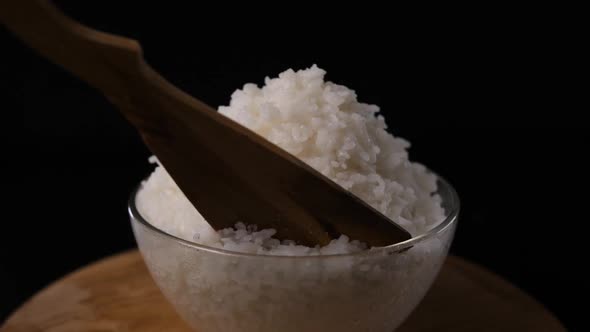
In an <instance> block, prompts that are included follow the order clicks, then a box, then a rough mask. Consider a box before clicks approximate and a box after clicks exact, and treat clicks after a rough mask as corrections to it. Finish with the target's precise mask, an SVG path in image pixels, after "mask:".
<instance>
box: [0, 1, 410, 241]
mask: <svg viewBox="0 0 590 332" xmlns="http://www.w3.org/2000/svg"><path fill="white" fill-rule="evenodd" d="M0 20H1V21H2V23H3V24H4V25H5V26H6V27H7V28H8V29H9V30H11V31H12V32H13V33H14V34H15V35H17V36H18V37H19V38H20V39H22V40H23V41H24V42H25V43H27V44H28V45H29V46H31V47H32V48H34V49H36V50H37V51H38V52H39V53H41V54H42V55H44V56H45V57H47V58H49V59H50V60H52V61H53V62H55V63H57V64H59V65H61V66H63V67H64V68H65V69H67V70H69V71H70V72H72V73H73V74H74V75H76V76H78V77H79V78H81V79H83V80H84V81H86V82H87V83H88V84H90V85H91V86H93V87H95V88H97V89H98V90H100V91H101V92H102V93H103V94H104V95H105V96H106V97H107V98H108V99H109V100H110V101H111V102H112V103H113V104H115V105H116V106H117V107H118V109H119V110H120V111H121V112H122V113H123V114H124V115H125V117H126V118H127V119H128V120H129V121H130V122H131V123H132V124H133V125H134V126H135V127H136V128H137V129H138V131H139V133H140V134H141V136H142V138H143V141H144V142H145V144H146V145H147V146H148V148H149V149H150V150H151V151H152V152H153V153H154V154H155V155H156V156H157V157H158V159H159V160H160V162H161V163H162V165H163V166H164V167H165V168H166V170H167V171H168V172H169V173H170V175H171V176H172V178H173V179H174V180H175V182H176V183H177V184H178V186H179V187H180V189H181V190H182V191H183V193H184V194H185V195H186V197H187V198H188V199H189V200H190V201H191V203H192V204H193V205H194V206H195V207H196V208H197V209H198V210H199V212H200V213H201V214H202V215H203V216H204V217H205V219H206V220H207V221H208V222H209V223H210V224H211V225H212V226H213V227H214V228H215V229H221V228H225V227H230V226H233V225H234V224H235V223H236V222H237V221H242V222H244V223H246V224H257V225H258V226H259V227H264V228H267V227H272V228H275V229H276V230H277V236H278V237H279V238H282V239H292V240H295V241H297V242H298V243H301V244H306V245H315V244H322V245H325V244H327V243H328V242H329V241H330V239H331V238H332V237H336V236H339V235H340V234H346V235H348V236H350V237H351V238H353V239H358V240H362V241H365V242H367V243H368V244H369V245H372V246H383V245H389V244H393V243H396V242H399V241H404V240H407V239H409V238H410V237H411V236H410V234H409V233H408V232H407V231H405V230H403V229H402V228H401V227H400V226H399V225H397V224H395V223H394V222H393V221H391V220H389V219H387V218H386V217H385V216H383V215H382V214H380V213H379V212H378V211H376V210H374V209H373V208H371V207H370V206H368V205H367V204H365V203H364V202H362V201H361V200H360V199H358V198H357V197H355V196H354V195H352V194H350V193H349V192H348V191H346V190H344V189H342V188H341V187H340V186H338V185H337V184H335V183H334V182H332V181H331V180H329V179H327V178H326V177H324V176H323V175H321V174H320V173H318V172H317V171H315V170H313V169H312V168H311V167H309V166H307V165H306V164H305V163H303V162H301V161H300V160H299V159H297V158H295V157H294V156H292V155H290V154H289V153H287V152H285V151H283V150H282V149H280V148H278V147H277V146H275V145H273V144H272V143H270V142H268V141H267V140H265V139H264V138H262V137H260V136H258V135H257V134H255V133H253V132H252V131H250V130H248V129H246V128H244V127H242V126H241V125H239V124H237V123H235V122H233V121H232V120H230V119H228V118H226V117H224V116H223V115H221V114H219V113H217V112H216V111H215V110H214V109H212V108H211V107H209V106H207V105H206V104H204V103H203V102H201V101H199V100H196V99H195V98H193V97H191V96H189V95H188V94H186V93H184V92H182V91H181V90H179V89H178V88H176V87H175V86H173V85H172V84H170V83H169V82H167V81H166V80H165V79H164V78H162V77H161V76H160V75H158V73H156V72H155V71H154V70H153V69H152V68H150V66H149V65H147V64H146V62H145V61H144V59H143V58H142V54H141V53H142V52H141V47H140V45H139V44H138V42H136V41H135V40H131V39H127V38H123V37H119V36H115V35H110V34H106V33H102V32H99V31H96V30H92V29H89V28H87V27H85V26H82V25H80V24H78V23H76V22H74V21H72V20H71V19H69V18H68V17H66V16H64V15H63V14H62V13H61V12H60V11H59V10H58V9H57V8H55V7H54V6H53V5H52V4H51V3H50V2H48V1H42V0H2V1H0Z"/></svg>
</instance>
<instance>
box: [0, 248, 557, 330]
mask: <svg viewBox="0 0 590 332" xmlns="http://www.w3.org/2000/svg"><path fill="white" fill-rule="evenodd" d="M39 331H44V332H83V331H94V332H99V331H100V332H107V331H120V332H136V331H138V332H139V331H141V332H156V331H157V332H161V331H167V332H190V331H191V330H190V328H189V327H188V326H187V325H186V324H185V323H184V322H183V321H182V320H181V319H180V318H179V317H178V316H177V315H176V313H175V312H174V310H173V308H172V307H171V305H170V304H168V302H166V300H165V299H164V297H163V295H162V294H161V293H160V291H159V290H158V288H157V286H156V285H155V283H154V282H153V281H152V279H151V277H150V275H149V273H148V271H147V268H146V267H145V265H144V263H143V261H142V258H141V256H140V255H139V253H138V252H137V251H131V252H127V253H123V254H120V255H116V256H113V257H109V258H106V259H104V260H102V261H99V262H97V263H95V264H92V265H90V266H88V267H85V268H83V269H81V270H79V271H77V272H74V273H72V274H70V275H68V276H66V277H65V278H63V279H61V280H59V281H57V282H56V283H54V284H53V285H51V286H49V287H48V288H46V289H44V290H43V291H41V292H40V293H38V294H37V295H36V296H34V297H33V298H32V299H30V300H29V301H28V302H27V303H25V304H24V305H23V306H22V307H21V308H19V309H18V310H17V311H16V312H14V314H13V315H12V316H11V317H9V318H8V320H7V321H6V322H5V324H4V325H3V326H2V327H1V328H0V332H39ZM399 331H401V332H434V331H453V332H466V331H478V332H488V331H489V332H492V331H493V332H502V331H505V332H512V331H514V332H516V331H518V332H521V331H546V332H562V331H565V328H564V327H563V326H562V325H561V324H560V323H559V321H558V320H557V319H556V318H554V317H553V316H552V315H551V314H550V313H549V312H548V311H546V310H545V309H544V308H543V307H542V306H541V305H540V304H539V303H537V302H535V301H534V300H533V299H532V298H531V297H529V296H528V295H526V294H525V293H523V292H522V291H520V290H519V289H517V288H516V287H514V286H512V285H510V284H509V283H508V282H506V281H504V280H503V279H501V278H499V277H497V276H495V275H494V274H492V273H490V272H488V271H486V270H484V269H482V268H480V267H478V266H476V265H474V264H471V263H468V262H466V261H464V260H462V259H460V258H457V257H452V256H451V257H449V258H448V259H447V261H446V263H445V266H444V267H443V269H442V271H441V273H440V275H439V277H438V279H437V281H436V282H435V283H434V285H433V287H432V289H431V290H430V292H429V293H428V295H427V296H426V298H425V299H424V300H423V301H422V303H421V304H420V305H419V306H418V308H417V309H416V311H414V313H413V314H412V315H411V316H410V318H409V319H408V320H407V321H406V323H405V324H404V325H403V326H402V327H401V328H400V329H399ZM201 332H207V331H201Z"/></svg>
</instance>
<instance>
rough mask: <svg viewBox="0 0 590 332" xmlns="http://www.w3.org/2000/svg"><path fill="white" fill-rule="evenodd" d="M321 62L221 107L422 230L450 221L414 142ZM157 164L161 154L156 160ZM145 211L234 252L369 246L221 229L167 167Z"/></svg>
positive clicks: (156, 177) (141, 199) (248, 88)
mask: <svg viewBox="0 0 590 332" xmlns="http://www.w3.org/2000/svg"><path fill="white" fill-rule="evenodd" d="M325 73H326V72H325V71H324V70H322V69H320V68H318V67H316V66H315V65H314V66H312V67H311V68H308V69H305V70H300V71H297V72H295V71H293V70H291V69H289V70H287V71H285V72H283V73H281V74H280V75H279V77H278V78H274V79H270V78H266V80H265V86H263V87H262V88H259V87H258V86H256V85H255V84H246V85H244V87H243V89H241V90H237V91H235V92H234V93H233V95H232V98H231V102H230V105H229V106H222V107H220V108H219V112H220V113H221V114H223V115H225V116H227V117H229V118H231V119H233V120H235V121H236V122H238V123H240V124H242V125H244V126H246V127H247V128H249V129H251V130H253V131H255V132H256V133H258V134H260V135H261V136H263V137H265V138H266V139H268V140H269V141H271V142H273V143H274V144H276V145H278V146H279V147H281V148H283V149H285V150H286V151H288V152H289V153H291V154H293V155H294V156H296V157H298V158H300V159H301V160H303V161H304V162H306V163H307V164H309V165H310V166H311V167H313V168H315V169H316V170H318V171H320V172H321V173H322V174H324V175H326V176H327V177H329V178H330V179H332V180H334V181H335V182H336V183H338V184H340V185H341V186H342V187H344V188H345V189H347V190H349V191H351V192H352V193H353V194H355V195H357V196H358V197H360V198H361V199H362V200H364V201H365V202H367V203H368V204H370V205H371V206H373V207H374V208H376V209H377V210H379V211H380V212H382V213H383V214H385V215H386V216H387V217H389V218H390V219H392V220H395V221H396V222H398V223H399V224H400V225H401V226H403V227H404V228H405V229H407V230H408V231H409V232H410V233H412V235H419V234H422V233H424V232H426V231H427V230H429V229H431V228H432V227H433V226H435V225H436V224H438V223H439V222H441V221H442V220H443V219H444V210H443V208H442V207H441V199H440V197H439V196H437V195H434V192H435V191H436V189H437V187H436V177H435V176H434V175H433V174H431V173H428V172H427V170H426V168H425V167H424V166H422V165H421V164H418V163H412V162H410V161H409V159H408V152H407V149H408V148H409V146H410V144H409V143H408V142H407V141H405V140H403V139H401V138H396V137H394V136H393V135H391V134H390V133H388V132H387V131H386V128H387V126H386V124H385V121H384V119H383V117H382V116H380V115H377V112H378V111H379V108H378V107H377V106H375V105H369V104H364V103H360V102H358V101H357V97H356V94H355V92H354V91H353V90H350V89H348V88H346V87H344V86H341V85H337V84H334V83H332V82H326V81H324V75H325ZM151 160H152V162H155V161H156V160H155V158H152V159H151ZM137 207H138V209H139V212H140V213H141V214H142V215H143V216H144V217H145V218H146V220H148V221H149V222H150V223H151V224H153V225H154V226H156V227H158V228H160V229H162V230H163V231H165V232H167V233H170V234H172V235H174V236H177V237H180V238H183V239H185V240H189V241H194V242H197V243H201V244H204V245H209V246H213V247H217V248H223V249H226V250H231V251H238V252H247V253H258V254H269V255H296V256H301V255H325V254H339V253H351V252H357V251H360V250H364V249H366V246H365V245H364V244H363V243H360V242H359V241H351V240H350V239H349V238H348V237H347V236H345V235H342V236H341V237H340V238H338V239H334V240H333V241H332V242H331V243H330V244H328V245H327V246H324V247H315V248H311V247H305V246H301V245H296V244H295V243H293V242H292V241H288V240H286V241H282V242H281V241H279V240H277V239H274V238H273V235H274V233H275V231H274V230H272V229H265V230H256V227H255V226H253V225H250V226H246V225H244V224H241V223H237V224H236V226H235V227H234V228H229V229H223V230H219V231H215V230H214V229H212V228H211V227H210V226H209V224H208V223H207V222H206V221H205V220H204V219H203V217H202V216H201V215H200V214H199V212H198V211H197V210H196V209H195V208H194V207H193V206H192V204H191V203H190V202H189V201H188V199H187V198H186V197H185V196H184V194H183V193H182V192H181V191H180V189H179V188H178V186H177V185H176V184H175V183H174V181H173V180H172V178H171V177H170V176H169V174H168V173H167V172H166V171H165V169H164V168H163V167H162V166H157V167H156V169H155V171H154V172H153V173H152V174H151V176H150V177H149V179H148V180H147V181H145V182H144V183H143V188H142V190H140V192H139V193H138V195H137Z"/></svg>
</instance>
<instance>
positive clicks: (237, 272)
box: [129, 177, 459, 332]
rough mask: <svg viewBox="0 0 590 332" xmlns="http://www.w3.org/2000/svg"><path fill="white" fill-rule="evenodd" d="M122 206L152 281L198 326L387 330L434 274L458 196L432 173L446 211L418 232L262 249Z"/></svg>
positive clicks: (220, 330)
mask: <svg viewBox="0 0 590 332" xmlns="http://www.w3.org/2000/svg"><path fill="white" fill-rule="evenodd" d="M136 193H137V191H136V192H135V193H133V195H132V197H131V200H130V204H129V214H130V217H131V224H132V226H133V232H134V234H135V238H136V241H137V243H138V246H139V250H140V252H141V254H142V256H143V259H144V261H145V263H146V264H147V266H148V268H149V271H150V273H151V275H152V277H153V279H154V280H155V281H156V283H157V285H158V286H159V288H160V289H161V291H162V292H163V294H164V295H165V296H166V298H167V299H168V300H169V301H170V302H171V303H172V304H173V306H174V307H175V308H176V311H177V312H178V313H179V314H180V316H182V318H183V319H184V320H186V321H187V322H188V323H189V325H190V326H192V327H193V328H194V329H195V330H197V331H200V332H279V331H280V332H301V331H305V332H326V331H339V332H357V331H358V332H360V331H371V332H392V331H393V330H395V329H396V328H397V327H398V326H399V325H401V323H402V322H403V321H404V320H405V319H406V318H407V317H408V315H409V314H410V313H411V312H412V310H414V308H415V307H416V306H417V305H418V303H419V302H420V301H421V300H422V298H423V297H424V295H425V294H426V292H427V291H428V289H429V288H430V286H431V285H432V282H433V281H434V279H435V278H436V276H437V274H438V272H439V270H440V268H441V266H442V264H443V262H444V260H445V258H446V256H447V253H448V249H449V246H450V244H451V242H452V239H453V235H454V233H455V228H456V224H457V218H458V213H459V198H458V196H457V193H456V192H455V190H454V189H453V188H452V187H451V185H449V184H448V183H447V182H446V181H445V180H443V179H441V178H440V177H439V178H438V192H437V193H438V194H439V195H440V196H441V198H442V202H443V207H444V208H445V213H446V215H447V217H446V218H445V220H443V221H441V223H439V224H438V225H437V226H435V227H434V228H433V229H431V230H430V231H428V232H427V233H425V234H422V235H419V236H415V237H413V238H412V239H410V240H407V241H404V242H401V243H397V244H395V245H391V246H387V247H380V248H374V249H371V250H367V251H363V252H358V253H354V254H343V255H326V256H268V255H255V254H244V253H236V252H230V251H226V250H221V249H217V248H212V247H208V246H204V245H200V244H196V243H192V242H189V241H185V240H183V239H180V238H177V237H175V236H173V235H170V234H167V233H165V232H163V231H161V230H159V229H158V228H156V227H154V226H152V225H151V224H150V223H149V222H147V221H146V220H145V219H143V218H142V216H141V215H140V214H139V213H138V211H137V208H136V206H135V194H136Z"/></svg>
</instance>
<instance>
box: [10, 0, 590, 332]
mask: <svg viewBox="0 0 590 332" xmlns="http://www.w3.org/2000/svg"><path fill="white" fill-rule="evenodd" d="M59 4H60V6H61V7H62V8H63V9H64V11H66V12H67V13H68V14H69V15H71V16H72V17H74V18H76V19H77V20H79V21H82V22H84V23H85V24H87V25H90V26H92V27H95V28H98V29H101V30H104V31H108V32H113V33H118V34H122V35H125V36H130V37H133V38H135V39H138V40H139V41H140V42H141V44H142V46H143V49H144V54H145V58H146V59H147V61H148V62H149V63H150V64H151V65H152V66H153V67H154V68H156V69H157V70H158V71H160V72H161V73H162V74H163V76H165V77H166V78H168V79H169V80H170V81H171V82H173V83H174V84H176V85H178V86H179V87H181V88H182V89H184V90H185V91H187V92H188V93H190V94H192V95H194V96H196V97H198V98H200V99H202V100H203V101H205V102H207V103H209V104H210V105H213V106H218V105H226V104H227V103H228V102H229V97H230V95H231V93H232V92H233V91H234V90H235V89H237V88H240V87H241V86H242V85H243V84H244V83H246V82H254V83H258V84H262V82H263V79H264V77H265V76H276V75H277V74H278V73H280V72H281V71H283V70H285V69H287V68H294V69H302V68H306V67H309V66H311V65H312V64H314V63H315V64H318V65H319V66H320V67H321V68H324V69H326V70H327V72H328V75H327V79H328V80H331V81H334V82H336V83H339V84H343V85H346V86H348V87H351V88H353V89H354V90H356V92H357V94H358V95H359V99H360V100H361V101H363V102H367V103H373V104H377V105H379V106H381V109H382V113H383V114H384V115H385V117H386V119H387V122H388V124H389V126H390V130H391V131H392V132H393V133H394V134H395V135H396V136H401V137H404V138H406V139H408V140H409V141H410V142H412V148H411V150H410V156H411V158H412V159H413V160H416V161H420V162H421V163H424V164H426V165H428V166H429V167H430V168H432V169H433V170H435V171H436V172H438V173H439V174H441V175H443V176H444V177H446V178H447V179H448V180H449V181H450V182H451V183H452V184H454V185H455V187H456V189H457V190H458V192H459V194H460V196H461V199H462V204H463V209H462V215H461V219H460V224H459V228H458V232H457V236H456V240H455V242H454V244H453V247H452V252H453V254H455V255H459V256H462V257H465V258H467V259H470V260H471V261H473V262H476V263H479V264H481V265H483V266H485V267H487V268H489V269H490V270H493V271H495V272H496V273H498V274H499V275H501V276H503V277H505V278H506V279H508V280H509V281H511V282H512V283H514V284H515V285H517V286H519V287H520V288H522V289H524V290H526V291H527V292H528V293H529V294H531V295H532V296H534V297H535V298H536V299H537V300H539V301H540V302H541V303H543V304H544V305H545V306H546V307H547V308H548V309H549V310H551V311H552V312H554V313H555V314H556V316H557V317H558V318H559V319H560V320H561V321H562V322H563V323H564V325H566V327H568V328H569V329H570V330H584V328H585V327H587V323H585V322H584V321H583V320H582V317H581V315H582V311H583V308H584V306H578V305H575V304H574V301H575V299H580V298H583V296H584V295H588V290H589V286H588V281H587V280H588V277H589V275H588V273H587V272H585V265H587V263H586V261H587V253H588V250H587V232H588V230H589V227H588V222H589V220H588V214H587V212H586V211H587V206H588V199H587V198H588V188H589V184H590V181H589V180H590V179H589V176H588V170H589V166H590V163H589V162H588V161H587V154H588V151H589V150H590V149H589V148H588V143H589V142H590V140H589V136H590V135H589V129H588V127H589V126H588V123H587V122H586V121H585V120H584V119H583V117H582V116H579V114H580V113H582V112H587V111H588V105H587V103H582V102H581V101H582V98H581V96H582V93H585V95H586V97H587V76H585V77H586V78H585V80H586V86H584V85H583V84H580V83H579V79H580V78H582V77H583V76H582V72H581V68H580V67H579V62H578V61H577V60H578V59H580V57H581V53H580V52H581V48H580V47H581V45H580V43H577V42H573V41H572V40H570V39H568V38H566V37H565V36H566V35H567V34H566V33H560V32H559V31H557V32H556V30H554V23H552V21H551V20H547V21H544V22H543V24H536V23H534V22H533V23H530V24H522V25H520V24H515V23H514V22H510V19H509V18H503V19H502V20H494V19H493V20H487V21H485V23H482V22H478V21H479V20H480V19H481V17H479V16H474V17H473V18H472V20H470V22H465V21H463V22H462V23H461V24H459V23H457V21H455V20H452V19H449V20H448V21H446V22H441V23H440V24H439V23H436V24H431V25H428V26H427V25H425V21H427V20H412V19H410V20H409V21H411V22H408V23H406V22H405V21H404V23H401V21H399V20H398V18H399V16H400V15H396V16H395V17H393V16H385V17H381V16H379V15H377V13H378V12H379V10H378V9H373V11H372V12H366V11H364V9H362V8H356V7H355V8H353V10H352V13H338V14H334V13H331V14H323V13H322V14H319V13H317V12H315V11H314V10H315V9H314V8H313V7H305V8H300V9H299V10H294V9H290V10H287V9H286V8H281V6H282V5H276V6H275V7H274V8H272V9H273V10H274V12H272V13H270V14H265V15H260V16H252V15H250V14H247V15H241V14H243V13H245V12H241V10H242V9H240V8H235V7H233V6H229V5H226V6H223V5H222V6H221V8H213V7H210V8H208V9H204V8H200V9H198V10H196V9H191V8H189V7H188V6H187V7H186V8H180V7H177V6H174V7H173V6H164V5H161V4H160V5H159V6H158V5H153V6H151V7H146V6H147V5H146V4H143V7H141V8H142V10H141V11H135V12H134V10H132V9H123V8H121V7H120V5H114V4H112V5H111V4H108V3H103V2H100V3H99V2H89V3H88V2H84V3H83V4H81V3H77V2H74V1H70V2H65V1H60V2H59ZM232 14H233V15H232ZM234 16H238V17H240V18H241V19H240V20H236V17H234ZM401 16H403V15H401ZM417 17H418V18H420V15H417ZM422 19H423V17H422ZM443 21H444V20H443ZM229 22H231V24H230V23H229ZM431 23H432V22H431ZM537 23H539V22H537ZM568 24H575V22H574V23H572V22H569V23H568ZM560 26H561V27H562V28H563V29H565V31H567V30H568V29H569V28H571V29H575V27H568V26H563V25H560ZM0 34H1V35H2V36H1V38H2V39H1V40H2V44H1V45H2V46H1V47H2V54H3V59H4V60H3V61H1V62H2V64H1V67H0V69H1V72H0V74H1V75H2V84H3V86H2V87H1V88H2V89H1V91H2V99H3V100H4V101H5V104H4V105H3V106H2V109H3V114H4V115H5V121H3V123H4V125H3V126H2V127H3V129H2V141H3V145H4V151H5V153H4V154H3V155H2V157H1V158H2V159H1V162H2V163H1V166H0V167H1V169H0V170H2V173H3V174H4V176H3V180H2V181H3V184H4V190H3V194H4V195H5V199H4V200H3V201H4V202H8V204H7V205H6V206H4V207H3V210H4V211H5V212H6V214H5V215H6V217H5V218H3V221H2V223H3V231H1V232H0V234H1V235H2V236H1V240H0V246H1V247H0V249H1V250H0V278H1V282H0V321H1V320H3V319H4V318H6V316H7V315H8V314H9V313H10V312H11V311H12V310H14V309H15V308H16V307H17V306H18V305H20V304H21V303H22V302H23V301H25V300H26V299H27V298H29V297H30V296H31V295H32V294H34V293H35V292H36V291H38V290H40V289H41V288H43V287H44V286H46V285H48V284H49V283H50V282H52V281H54V280H56V279H58V278H60V277H62V276H63V275H64V274H66V273H68V272H70V271H72V270H74V269H76V268H79V267H82V266H83V265H85V264H87V263H90V262H92V261H95V260H98V259H100V258H103V257H106V256H108V255H111V254H114V253H117V252H120V251H123V250H126V249H129V248H132V247H134V246H135V243H134V239H133V236H132V233H131V229H130V225H129V222H128V219H127V215H126V201H127V198H128V195H129V194H130V192H131V190H132V189H133V188H134V186H136V185H137V184H138V183H139V181H140V180H141V179H143V178H144V177H145V176H146V175H147V174H148V173H149V171H150V166H149V164H148V162H147V158H148V156H149V152H148V151H147V149H146V148H145V147H144V146H143V144H142V142H141V141H140V139H139V137H138V136H137V134H136V132H135V131H134V129H133V128H132V127H131V126H130V125H129V124H128V123H127V122H126V121H125V120H124V119H123V117H122V116H120V115H119V114H118V112H117V111H116V109H115V108H113V107H112V106H111V105H110V104H109V103H108V102H107V101H106V100H105V99H104V98H103V97H102V96H101V95H100V94H98V93H97V92H96V91H94V90H92V89H91V88H89V87H88V86H87V85H85V84H84V83H81V82H80V81H79V80H77V79H76V78H74V77H72V76H71V75H70V74H68V73H66V72H65V71H63V70H62V69H61V68H59V67H57V66H55V65H53V64H51V63H49V62H47V61H46V60H44V59H42V58H41V57H39V56H37V55H36V54H35V53H34V52H33V51H31V50H30V49H28V48H26V47H24V46H23V45H22V44H21V43H20V42H19V41H18V40H16V39H15V38H14V37H12V36H11V35H10V34H9V33H8V32H7V31H6V30H0ZM585 89H586V90H585ZM586 99H587V98H586ZM13 117H14V119H13ZM15 123H19V124H20V123H22V124H23V126H22V127H21V126H15V125H14V124H15ZM212 139H214V138H212Z"/></svg>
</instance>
